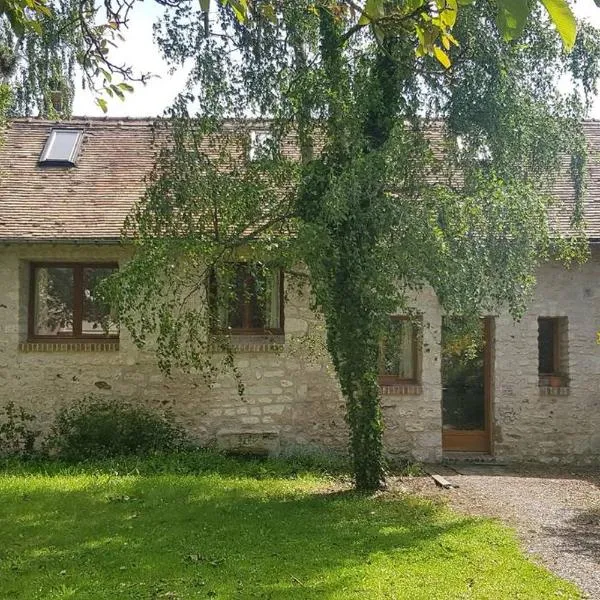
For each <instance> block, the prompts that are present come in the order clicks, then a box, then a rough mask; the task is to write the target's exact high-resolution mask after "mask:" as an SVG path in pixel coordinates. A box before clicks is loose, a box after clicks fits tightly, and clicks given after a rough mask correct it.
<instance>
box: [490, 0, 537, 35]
mask: <svg viewBox="0 0 600 600" xmlns="http://www.w3.org/2000/svg"><path fill="white" fill-rule="evenodd" d="M528 15H529V7H528V5H527V2H524V1H523V0H498V15H497V18H496V22H497V24H498V29H499V30H500V33H501V34H502V35H503V37H504V39H505V40H506V41H507V42H509V41H511V40H514V39H516V38H518V37H519V36H520V35H521V34H522V33H523V29H524V28H525V23H526V22H527V16H528Z"/></svg>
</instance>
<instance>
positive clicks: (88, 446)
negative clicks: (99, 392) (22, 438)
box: [47, 396, 185, 460]
mask: <svg viewBox="0 0 600 600" xmlns="http://www.w3.org/2000/svg"><path fill="white" fill-rule="evenodd" d="M184 444H185V435H184V433H183V430H182V429H181V428H180V427H179V426H177V425H176V424H175V423H174V422H173V420H172V417H171V415H170V413H158V412H155V411H153V410H151V409H149V408H146V407H144V406H139V405H136V404H132V403H129V402H124V401H122V400H117V399H114V398H99V397H97V396H87V397H85V398H84V399H83V400H80V401H78V402H76V403H75V404H73V405H71V406H68V407H65V408H63V409H61V410H60V411H59V412H58V414H57V416H56V421H55V423H54V425H53V427H52V432H51V434H50V436H49V438H48V441H47V449H48V450H49V451H50V452H52V453H54V454H58V455H59V456H61V457H63V458H67V459H70V460H83V459H93V458H107V457H113V456H125V455H131V454H150V453H154V452H169V451H173V450H178V449H180V448H181V447H183V446H184Z"/></svg>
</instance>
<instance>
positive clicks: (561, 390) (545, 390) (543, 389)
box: [539, 385, 570, 396]
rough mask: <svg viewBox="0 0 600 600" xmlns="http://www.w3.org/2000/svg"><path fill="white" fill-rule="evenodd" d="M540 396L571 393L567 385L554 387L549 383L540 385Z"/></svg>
mask: <svg viewBox="0 0 600 600" xmlns="http://www.w3.org/2000/svg"><path fill="white" fill-rule="evenodd" d="M539 390H540V396H568V395H569V394H570V391H569V388H568V387H567V386H564V385H563V386H560V387H553V386H549V385H540V386H539Z"/></svg>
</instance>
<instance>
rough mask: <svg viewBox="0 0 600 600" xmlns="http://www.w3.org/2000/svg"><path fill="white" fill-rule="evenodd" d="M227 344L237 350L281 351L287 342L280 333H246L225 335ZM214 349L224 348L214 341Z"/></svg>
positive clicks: (220, 349)
mask: <svg viewBox="0 0 600 600" xmlns="http://www.w3.org/2000/svg"><path fill="white" fill-rule="evenodd" d="M224 340H225V344H226V346H225V347H227V344H228V345H229V346H230V347H231V348H232V349H233V350H234V351H235V352H281V351H282V350H283V347H284V344H285V336H284V335H283V334H280V335H269V334H263V335H245V334H232V335H228V336H224ZM212 349H213V351H215V352H220V351H222V350H223V347H221V346H220V345H219V344H218V343H216V342H215V343H214V345H213V347H212Z"/></svg>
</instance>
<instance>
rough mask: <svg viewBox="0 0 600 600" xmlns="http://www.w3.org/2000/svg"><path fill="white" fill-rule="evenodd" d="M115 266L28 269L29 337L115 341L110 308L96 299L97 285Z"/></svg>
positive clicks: (37, 266) (49, 265) (57, 265)
mask: <svg viewBox="0 0 600 600" xmlns="http://www.w3.org/2000/svg"><path fill="white" fill-rule="evenodd" d="M116 268H117V267H116V265H112V264H108V265H96V264H94V265H89V264H60V263H45V264H34V265H32V267H31V297H30V304H29V337H30V338H31V339H54V340H55V339H56V338H75V339H81V338H86V339H89V338H98V337H110V338H117V337H118V335H119V330H118V328H117V326H116V324H115V323H114V322H113V320H112V319H111V313H110V307H108V306H106V304H104V303H103V302H102V300H101V299H100V298H99V297H98V293H97V290H98V285H99V284H100V282H101V281H102V280H103V279H105V278H106V277H108V276H109V275H111V274H112V273H113V272H114V271H115V270H116Z"/></svg>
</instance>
